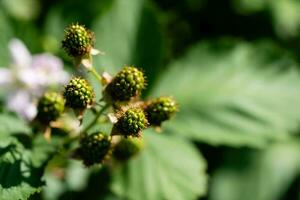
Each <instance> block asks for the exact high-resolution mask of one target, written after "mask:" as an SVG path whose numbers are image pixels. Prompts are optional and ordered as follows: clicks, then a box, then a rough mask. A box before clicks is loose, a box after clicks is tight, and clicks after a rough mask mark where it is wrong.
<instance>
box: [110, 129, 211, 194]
mask: <svg viewBox="0 0 300 200" xmlns="http://www.w3.org/2000/svg"><path fill="white" fill-rule="evenodd" d="M145 139H146V148H145V150H144V152H142V154H141V155H139V156H138V157H137V158H134V159H132V160H131V161H129V162H128V163H127V164H125V165H124V166H122V167H121V168H120V169H118V171H117V172H115V174H114V180H113V186H112V188H113V191H114V192H116V194H118V195H120V196H121V197H123V198H125V199H130V200H140V199H144V200H152V199H173V200H177V199H178V200H182V199H186V200H189V199H196V198H197V197H200V196H203V195H204V194H205V191H206V181H207V180H206V179H207V176H206V174H205V168H206V163H205V160H204V159H203V158H202V157H201V155H200V154H199V153H198V152H197V150H196V149H195V148H194V147H193V146H192V144H190V143H189V142H186V141H184V140H181V139H178V138H176V137H174V136H169V135H163V134H158V133H155V132H154V131H151V130H150V131H146V132H145Z"/></svg>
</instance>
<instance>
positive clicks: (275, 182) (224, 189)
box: [209, 141, 300, 200]
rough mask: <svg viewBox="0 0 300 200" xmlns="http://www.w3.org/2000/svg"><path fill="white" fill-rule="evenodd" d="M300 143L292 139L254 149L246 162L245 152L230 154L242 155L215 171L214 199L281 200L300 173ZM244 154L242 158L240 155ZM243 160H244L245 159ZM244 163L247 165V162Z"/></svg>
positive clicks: (212, 197)
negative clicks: (260, 149) (238, 165)
mask: <svg viewBox="0 0 300 200" xmlns="http://www.w3.org/2000/svg"><path fill="white" fill-rule="evenodd" d="M299 151H300V143H299V141H291V142H287V143H281V144H275V145H272V146H271V147H270V148H268V149H266V150H264V151H256V152H252V153H251V154H250V155H248V159H249V160H248V161H247V162H245V159H247V158H245V154H244V153H237V154H238V155H237V154H233V153H232V152H231V154H229V155H228V157H231V158H232V157H237V158H240V160H239V161H238V162H239V164H241V165H243V167H240V168H236V167H232V166H228V163H230V164H233V166H236V163H237V160H236V159H235V160H234V161H233V162H227V165H222V167H221V168H220V169H218V170H217V171H216V172H215V173H213V174H212V181H211V193H210V198H209V199H211V200H240V199H243V200H253V199H255V200H279V199H283V195H284V193H285V192H287V190H288V188H289V187H290V186H291V183H292V182H293V181H294V180H296V178H297V176H298V175H299V173H300V155H299ZM239 156H240V157H239ZM241 160H243V162H241ZM243 163H244V164H243Z"/></svg>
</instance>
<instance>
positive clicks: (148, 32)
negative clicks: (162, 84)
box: [93, 0, 163, 82]
mask: <svg viewBox="0 0 300 200" xmlns="http://www.w3.org/2000/svg"><path fill="white" fill-rule="evenodd" d="M93 30H94V31H95V36H96V38H97V41H96V47H97V49H100V50H101V51H104V52H105V55H104V56H96V57H95V58H94V61H95V67H96V68H97V69H104V70H107V71H108V72H110V73H116V72H117V70H119V69H120V68H122V67H123V66H124V65H126V64H127V65H135V66H137V67H141V68H143V69H145V71H146V73H147V75H148V78H149V79H148V81H150V82H151V81H152V79H154V78H155V77H154V76H157V71H159V67H160V66H161V62H162V53H163V44H162V33H161V31H160V28H159V24H158V19H157V17H156V16H155V12H154V9H153V8H152V7H151V6H150V5H149V4H148V1H146V0H130V1H124V0H115V1H114V3H113V5H111V7H110V9H109V10H108V11H106V13H104V14H103V15H101V16H100V17H99V19H98V20H96V23H95V24H94V27H93Z"/></svg>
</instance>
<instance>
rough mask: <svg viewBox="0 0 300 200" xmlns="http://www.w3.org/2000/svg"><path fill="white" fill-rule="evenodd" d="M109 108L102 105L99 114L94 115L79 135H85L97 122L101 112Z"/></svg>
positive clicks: (107, 105)
mask: <svg viewBox="0 0 300 200" xmlns="http://www.w3.org/2000/svg"><path fill="white" fill-rule="evenodd" d="M108 107H109V104H106V105H104V106H103V107H102V108H101V109H100V110H99V112H98V113H97V114H96V116H95V118H94V119H93V121H91V122H90V123H89V124H88V125H87V126H86V127H85V128H84V129H83V130H82V131H81V133H86V132H87V131H88V130H90V129H91V128H92V127H93V126H94V125H95V124H96V123H97V121H98V119H99V117H100V116H101V115H102V114H103V112H104V111H105V110H106V109H107V108H108Z"/></svg>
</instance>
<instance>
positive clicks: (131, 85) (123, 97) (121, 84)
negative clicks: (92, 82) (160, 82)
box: [105, 66, 146, 101]
mask: <svg viewBox="0 0 300 200" xmlns="http://www.w3.org/2000/svg"><path fill="white" fill-rule="evenodd" d="M145 87H146V80H145V77H144V73H143V72H142V71H141V70H139V69H137V68H135V67H130V66H126V67H124V68H123V69H122V70H121V71H120V72H119V73H117V75H116V76H115V77H114V78H113V80H112V81H111V82H110V83H109V84H108V86H107V87H106V90H105V92H106V93H107V94H108V95H109V96H110V97H111V99H112V100H113V101H129V100H130V99H131V98H133V97H137V96H139V95H140V94H141V92H142V90H143V89H145Z"/></svg>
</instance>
